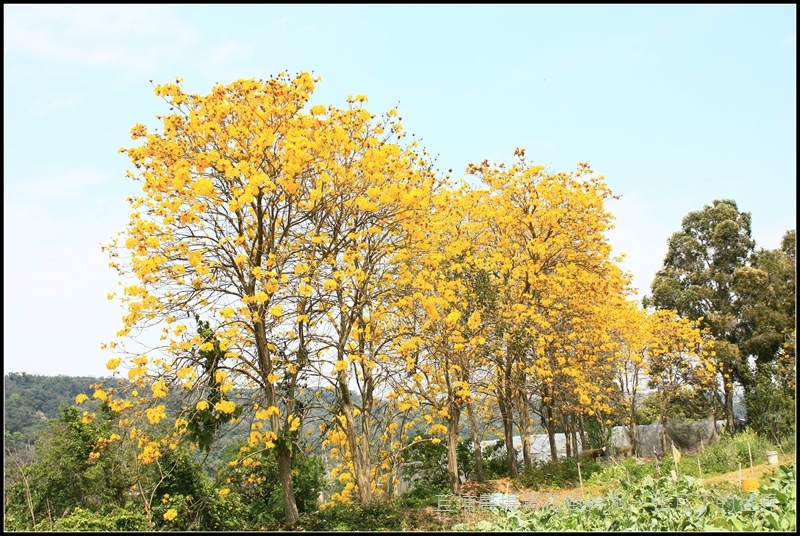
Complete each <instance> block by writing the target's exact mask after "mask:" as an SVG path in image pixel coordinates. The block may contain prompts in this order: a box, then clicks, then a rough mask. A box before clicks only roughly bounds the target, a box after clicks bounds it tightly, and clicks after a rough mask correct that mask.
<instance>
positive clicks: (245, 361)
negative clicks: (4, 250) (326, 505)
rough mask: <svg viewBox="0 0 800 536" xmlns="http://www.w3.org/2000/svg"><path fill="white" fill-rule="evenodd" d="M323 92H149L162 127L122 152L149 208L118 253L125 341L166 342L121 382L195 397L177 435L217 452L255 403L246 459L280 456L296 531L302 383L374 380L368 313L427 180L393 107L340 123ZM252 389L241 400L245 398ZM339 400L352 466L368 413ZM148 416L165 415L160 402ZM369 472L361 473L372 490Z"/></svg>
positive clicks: (358, 111) (282, 87)
mask: <svg viewBox="0 0 800 536" xmlns="http://www.w3.org/2000/svg"><path fill="white" fill-rule="evenodd" d="M317 82H318V79H315V78H314V77H312V76H311V75H310V74H308V73H298V74H297V75H295V76H293V77H292V76H289V75H287V74H285V73H281V74H279V75H278V76H275V77H272V78H270V79H269V80H266V81H263V80H238V81H236V82H233V83H231V84H227V85H222V84H219V85H216V86H214V88H213V89H212V90H211V92H210V93H209V94H207V95H196V94H190V93H187V92H185V91H184V90H183V88H182V85H181V82H180V80H177V81H176V83H168V84H163V85H158V86H156V87H155V93H156V95H157V96H159V97H161V98H163V99H164V100H165V101H166V102H167V103H168V104H169V106H170V109H169V113H167V114H165V115H160V116H157V119H158V120H159V121H160V124H161V126H160V128H159V129H155V130H153V131H151V130H150V129H148V127H146V126H145V125H141V124H139V125H136V126H135V127H134V128H133V130H132V132H131V134H132V137H133V139H135V140H138V141H140V142H141V143H140V144H139V145H137V146H134V147H130V148H124V149H121V152H122V153H124V154H126V155H127V156H128V157H129V158H130V161H131V163H132V164H133V166H134V168H135V170H134V171H131V172H129V173H128V176H129V177H130V178H131V179H133V180H136V181H139V182H140V183H141V185H142V194H141V195H139V196H136V197H132V198H130V200H129V201H130V204H131V207H132V209H133V211H132V214H131V218H130V221H129V223H128V225H127V226H126V229H125V230H124V232H122V233H120V236H119V237H118V238H117V239H115V240H114V241H113V242H112V243H111V244H110V245H109V246H108V251H109V255H110V257H111V265H112V266H113V267H114V268H116V269H117V270H118V271H119V273H120V275H122V276H124V277H126V278H129V282H128V283H127V284H126V285H125V286H124V289H123V291H122V293H121V295H120V296H119V298H120V302H121V304H122V305H123V307H124V310H125V315H124V317H123V328H122V329H121V330H120V332H119V333H118V337H123V338H124V337H128V338H129V339H130V338H132V337H133V336H134V335H136V334H137V333H139V332H140V331H142V330H146V329H147V328H149V327H153V326H155V327H157V328H160V329H161V343H160V345H159V347H158V348H153V349H152V350H153V351H152V352H150V355H147V354H142V355H136V356H135V357H133V359H129V360H127V361H126V362H125V364H124V366H126V367H127V368H128V373H127V374H128V378H129V379H130V380H131V381H133V382H134V384H136V382H140V383H141V385H151V386H153V400H157V398H158V395H159V394H162V393H163V392H168V391H172V390H175V389H177V390H179V391H182V392H184V393H186V397H185V400H186V401H187V402H188V403H187V405H186V407H185V408H184V411H183V412H182V413H181V416H180V417H179V419H178V422H176V423H175V433H176V434H181V433H183V434H186V433H190V432H192V431H194V432H195V437H198V436H197V433H199V434H200V435H199V437H201V438H205V439H206V440H207V439H209V436H208V434H209V433H210V432H212V431H213V430H214V429H215V421H217V420H225V419H234V420H235V419H237V418H240V414H239V412H240V411H242V409H241V407H242V406H246V407H245V408H244V409H245V411H244V412H243V413H242V414H241V417H242V418H243V417H245V416H247V417H249V418H252V420H253V422H252V424H251V433H250V441H249V443H250V445H249V446H250V447H251V448H252V449H272V450H274V452H275V455H276V457H277V463H278V474H279V480H280V483H281V489H282V501H283V504H284V507H285V515H286V522H287V524H288V525H290V526H291V525H293V524H294V523H296V522H297V521H298V519H299V517H298V511H297V505H296V501H295V498H294V494H293V489H292V449H293V448H294V447H295V445H294V438H295V437H296V434H297V432H298V430H299V429H300V428H301V427H302V423H303V417H304V408H303V406H302V404H300V400H301V398H302V397H303V396H304V385H305V383H306V382H307V380H308V379H309V377H311V376H312V375H314V374H321V375H322V376H323V377H324V378H327V379H328V380H329V381H331V382H332V385H334V386H335V387H336V388H337V389H339V392H340V393H345V392H347V391H348V390H349V387H350V381H351V380H352V379H354V378H358V377H359V376H358V372H356V371H355V369H356V368H358V367H362V369H361V370H362V372H363V371H365V370H366V371H368V370H370V369H371V368H372V367H373V365H374V359H377V356H378V353H377V352H374V353H371V352H372V350H371V349H370V345H371V344H372V338H371V335H370V326H371V321H372V320H371V319H372V318H373V316H374V315H379V314H380V313H379V311H380V307H379V304H380V302H378V305H376V306H375V307H376V309H375V310H374V311H375V312H373V310H371V309H370V308H369V307H371V305H370V304H371V303H372V301H373V300H374V299H375V298H376V297H377V296H380V295H381V294H382V293H385V292H386V288H389V287H390V286H391V281H390V278H389V277H385V276H384V274H385V273H390V272H385V271H384V270H386V266H391V259H392V257H393V256H395V255H397V254H398V252H399V251H402V248H404V247H406V246H407V245H408V244H409V242H410V240H411V239H412V238H413V237H411V234H410V232H411V231H410V230H411V229H413V228H414V214H415V213H417V212H418V211H419V210H420V209H419V207H420V206H421V205H420V203H421V201H423V200H424V198H425V197H426V196H427V195H428V191H429V190H430V189H431V188H432V187H433V184H434V181H433V173H432V172H431V170H430V165H429V164H427V162H426V159H425V156H424V155H422V154H419V152H418V151H417V150H416V149H415V147H414V145H413V144H410V146H409V147H405V146H401V144H400V139H401V137H402V136H403V131H402V126H401V125H400V123H399V121H398V120H397V118H396V112H395V111H394V110H390V111H389V112H388V113H387V114H386V115H385V116H384V117H383V118H382V119H380V120H377V119H376V117H375V116H374V115H372V114H371V113H370V112H369V111H367V110H366V109H365V108H364V106H363V103H364V102H365V101H366V98H365V97H363V96H358V97H351V98H350V99H348V107H347V108H345V109H338V108H335V107H333V106H328V107H325V106H322V105H315V106H311V105H310V104H309V100H310V98H311V96H312V93H313V91H314V87H315V84H316V83H317ZM193 324H195V325H197V324H200V326H198V327H199V328H200V329H197V330H193V329H192V327H193ZM113 344H114V345H115V348H114V349H115V350H117V351H119V352H120V353H123V354H132V351H128V350H126V346H125V344H124V343H121V342H117V341H115V342H114V343H113ZM325 361H328V362H332V364H333V371H331V370H329V369H326V368H325V365H324V362H325ZM120 366H123V365H122V364H120ZM362 378H363V376H362ZM364 381H366V382H367V384H369V381H370V380H369V378H368V377H366V379H365V380H364ZM156 386H157V387H156ZM240 388H241V389H240ZM244 389H246V390H247V392H248V393H249V394H250V395H249V396H250V398H248V399H247V400H243V399H240V398H237V397H236V394H235V393H237V392H240V391H242V390H244ZM253 393H255V395H253ZM342 402H343V404H341V409H342V411H343V414H342V416H343V417H344V420H343V421H342V420H338V422H339V423H341V424H340V425H341V426H342V427H343V429H344V431H345V433H346V434H348V437H349V441H350V443H351V448H352V449H353V450H354V452H357V444H356V434H355V431H354V426H355V425H356V417H357V416H356V415H354V411H353V407H352V405H351V404H349V403H348V401H347V399H346V396H345V395H344V394H342ZM149 411H150V413H148V414H147V416H148V417H149V418H151V419H153V420H158V419H160V418H163V416H162V415H161V414H160V413H159V410H158V405H155V406H154V407H153V408H150V410H149ZM204 434H205V435H204ZM360 441H364V440H360ZM362 459H363V458H362V457H360V456H359V457H357V458H356V460H357V463H356V466H357V467H356V477H357V479H358V480H359V482H358V484H359V486H360V487H361V488H366V489H369V482H368V480H366V481H362V480H361V478H362V476H363V475H364V474H369V470H368V467H367V468H364V469H363V470H362V469H361V468H359V467H358V463H360V461H361V460H362ZM366 464H367V465H369V461H368V460H367V462H366ZM362 500H364V501H365V502H366V503H368V502H369V498H368V497H366V496H365V497H362Z"/></svg>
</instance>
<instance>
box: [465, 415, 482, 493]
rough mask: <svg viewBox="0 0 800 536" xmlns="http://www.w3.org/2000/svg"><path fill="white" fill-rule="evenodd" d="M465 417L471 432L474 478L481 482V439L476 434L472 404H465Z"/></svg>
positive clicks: (476, 428) (476, 426)
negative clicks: (467, 419)
mask: <svg viewBox="0 0 800 536" xmlns="http://www.w3.org/2000/svg"><path fill="white" fill-rule="evenodd" d="M467 417H469V428H470V432H472V455H473V457H474V459H475V480H476V481H478V482H480V483H483V481H484V480H485V477H484V476H483V453H482V452H481V441H480V436H479V435H478V423H477V421H476V419H475V410H474V408H473V407H472V404H469V405H468V406H467Z"/></svg>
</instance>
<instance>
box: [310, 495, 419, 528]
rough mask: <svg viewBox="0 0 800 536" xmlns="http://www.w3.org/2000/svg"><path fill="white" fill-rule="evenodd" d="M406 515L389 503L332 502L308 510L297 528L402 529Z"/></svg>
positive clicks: (405, 522) (405, 525) (405, 523)
mask: <svg viewBox="0 0 800 536" xmlns="http://www.w3.org/2000/svg"><path fill="white" fill-rule="evenodd" d="M407 525H408V523H407V520H406V516H405V515H404V514H403V513H402V512H400V510H399V509H398V507H397V505H396V504H395V503H392V502H385V503H375V504H373V505H371V506H369V507H366V508H364V507H362V506H360V505H357V504H349V505H336V506H333V507H326V508H323V509H320V510H318V511H316V512H311V513H309V514H307V515H305V516H303V517H302V519H301V521H300V526H298V527H296V528H297V529H298V530H309V531H317V530H324V531H337V532H354V531H370V532H375V531H377V532H381V531H392V532H394V531H403V530H405V529H406V527H407Z"/></svg>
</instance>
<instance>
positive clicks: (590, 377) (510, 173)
mask: <svg viewBox="0 0 800 536" xmlns="http://www.w3.org/2000/svg"><path fill="white" fill-rule="evenodd" d="M515 156H516V157H517V162H515V163H514V164H513V165H512V166H509V167H506V166H505V165H504V164H495V165H490V164H489V162H488V161H483V162H482V163H481V164H472V165H470V166H469V168H468V173H470V174H471V175H474V176H476V177H478V178H479V179H480V180H481V181H482V182H483V183H484V184H485V185H486V186H487V188H488V191H489V196H490V199H491V202H490V203H489V204H487V212H488V215H487V219H488V228H489V229H490V231H491V234H492V237H491V239H490V240H489V241H488V242H487V243H488V244H489V246H488V247H487V248H486V251H487V258H486V260H485V265H486V266H487V269H488V270H489V271H490V273H491V275H492V278H493V279H492V280H493V282H494V284H495V285H496V288H497V289H498V300H499V303H500V306H499V309H498V319H497V321H496V326H497V329H496V331H495V338H496V340H497V341H502V344H503V346H504V351H503V352H501V353H498V354H497V357H496V360H495V376H494V384H495V386H496V394H497V404H498V407H499V409H500V413H501V417H502V422H503V428H504V437H505V441H506V444H507V445H508V446H511V445H512V441H513V435H514V434H513V426H514V422H515V419H514V414H515V413H516V415H517V422H518V423H520V424H521V435H522V437H523V451H524V453H527V452H528V450H529V447H530V446H529V443H528V438H529V433H528V430H529V426H530V425H529V422H528V416H529V414H530V411H531V406H530V404H531V401H532V397H531V393H532V392H537V391H538V392H539V393H540V397H539V399H540V400H541V403H542V405H543V406H544V407H543V410H542V413H543V415H544V418H543V421H544V423H543V424H544V426H545V427H546V428H547V430H548V433H549V435H550V443H551V454H552V455H553V456H554V457H555V456H556V453H555V441H554V430H555V427H556V423H555V416H554V411H555V410H557V409H567V413H576V412H578V411H582V410H583V409H585V410H587V411H599V410H605V409H606V408H607V399H606V398H605V396H600V394H601V390H604V389H605V387H601V385H604V384H606V383H607V381H606V380H607V376H604V375H598V374H597V371H598V362H599V360H600V361H602V360H604V359H605V358H604V357H603V356H605V355H608V352H606V351H605V350H607V349H608V348H607V345H608V341H607V339H606V337H607V336H606V335H605V334H604V329H605V324H606V322H607V319H606V317H605V316H604V315H603V307H604V305H605V304H607V303H608V302H609V300H610V299H611V297H612V296H614V295H617V294H619V293H621V292H623V291H624V288H625V278H624V277H623V274H622V273H621V272H620V271H619V269H618V268H617V266H616V264H615V259H612V257H611V246H610V244H609V242H608V238H607V236H606V233H607V231H608V230H610V229H611V227H612V221H613V216H612V215H611V214H610V213H609V212H608V211H607V210H606V208H605V202H606V201H607V200H609V199H611V198H613V195H612V193H611V192H610V190H609V189H608V188H607V187H606V185H605V180H604V178H603V177H602V176H597V175H595V174H594V172H593V171H592V170H591V168H590V167H589V166H588V165H587V164H584V163H580V164H579V165H578V169H577V170H576V171H575V172H572V173H563V172H559V173H552V174H551V173H548V172H547V171H546V170H545V168H544V166H541V165H532V164H529V163H528V162H527V161H526V160H525V152H524V150H523V149H517V150H516V151H515ZM609 368H610V367H609V364H608V363H605V364H604V365H603V370H608V369H609ZM608 373H609V374H610V371H609V372H608ZM557 395H558V396H557ZM556 404H560V406H561V407H560V408H557V407H556ZM508 462H509V468H510V471H511V474H512V475H514V474H516V470H517V469H516V455H515V454H514V452H513V449H511V448H509V449H508ZM526 462H527V463H530V462H529V458H528V457H527V455H526Z"/></svg>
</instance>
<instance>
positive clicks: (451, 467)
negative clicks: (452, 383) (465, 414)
mask: <svg viewBox="0 0 800 536" xmlns="http://www.w3.org/2000/svg"><path fill="white" fill-rule="evenodd" d="M460 420H461V408H459V407H458V406H457V405H456V404H450V418H449V419H448V421H447V476H448V478H449V480H450V492H451V493H452V494H453V495H459V494H460V493H461V477H460V476H459V474H458V451H457V449H456V447H457V446H458V422H459V421H460Z"/></svg>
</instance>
